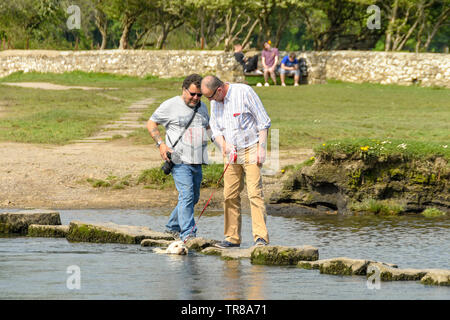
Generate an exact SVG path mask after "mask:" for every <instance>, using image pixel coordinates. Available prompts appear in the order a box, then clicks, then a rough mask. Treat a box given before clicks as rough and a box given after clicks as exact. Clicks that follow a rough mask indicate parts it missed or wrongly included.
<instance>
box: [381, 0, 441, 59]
mask: <svg viewBox="0 0 450 320" xmlns="http://www.w3.org/2000/svg"><path fill="white" fill-rule="evenodd" d="M380 3H381V4H382V5H383V7H384V9H385V11H386V12H387V15H388V18H389V23H388V26H387V29H386V37H385V38H386V40H385V51H400V50H402V49H403V48H404V47H405V45H406V43H407V41H408V40H409V39H411V38H412V37H413V35H414V34H415V35H416V36H415V39H416V46H415V49H416V51H417V52H419V51H420V50H427V49H428V47H429V45H430V43H431V40H432V39H433V37H434V36H435V35H436V33H437V31H438V30H439V28H441V27H442V25H443V24H444V23H445V21H446V20H447V19H448V17H449V15H450V5H449V4H450V1H449V0H391V1H381V2H380ZM424 40H425V43H424V44H423V41H424Z"/></svg>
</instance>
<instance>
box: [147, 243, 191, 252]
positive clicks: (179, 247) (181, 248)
mask: <svg viewBox="0 0 450 320" xmlns="http://www.w3.org/2000/svg"><path fill="white" fill-rule="evenodd" d="M153 251H155V252H156V253H167V254H178V255H186V254H188V251H189V250H188V248H187V247H186V246H185V244H184V242H183V241H181V240H179V241H174V242H172V243H171V244H170V245H169V247H168V248H167V249H162V248H155V249H153Z"/></svg>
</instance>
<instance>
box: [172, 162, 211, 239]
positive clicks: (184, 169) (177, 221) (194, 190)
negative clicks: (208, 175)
mask: <svg viewBox="0 0 450 320" xmlns="http://www.w3.org/2000/svg"><path fill="white" fill-rule="evenodd" d="M172 176H173V180H174V181H175V186H176V187H177V190H178V204H177V206H176V207H175V209H173V211H172V213H171V214H170V218H169V222H168V223H167V224H166V228H167V229H168V230H171V231H177V232H179V233H180V238H181V240H183V241H184V239H186V237H187V236H188V235H189V234H192V236H194V237H195V234H196V232H197V227H195V228H194V230H192V228H193V227H194V225H195V220H194V206H195V205H196V204H197V202H198V199H199V198H200V184H201V182H202V165H201V164H192V165H191V164H183V163H182V164H176V165H174V167H173V168H172ZM191 230H192V233H191Z"/></svg>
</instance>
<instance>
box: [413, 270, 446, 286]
mask: <svg viewBox="0 0 450 320" xmlns="http://www.w3.org/2000/svg"><path fill="white" fill-rule="evenodd" d="M420 282H421V283H423V284H428V285H435V286H450V270H444V269H431V270H429V271H428V273H427V274H426V275H425V276H424V277H423V278H422V279H420Z"/></svg>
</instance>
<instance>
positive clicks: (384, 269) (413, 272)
mask: <svg viewBox="0 0 450 320" xmlns="http://www.w3.org/2000/svg"><path fill="white" fill-rule="evenodd" d="M368 268H372V270H376V271H371V272H367V277H370V276H371V275H372V274H374V273H377V272H379V274H380V280H381V281H419V280H421V279H422V278H423V277H424V276H425V275H426V274H427V273H428V272H430V271H432V270H431V269H398V268H392V267H390V266H387V265H384V264H380V263H378V262H372V263H370V264H369V265H368Z"/></svg>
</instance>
